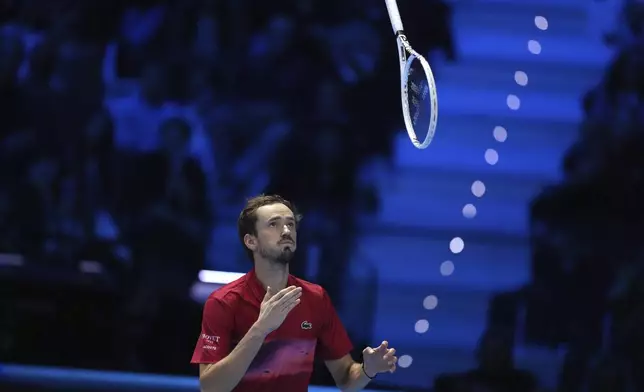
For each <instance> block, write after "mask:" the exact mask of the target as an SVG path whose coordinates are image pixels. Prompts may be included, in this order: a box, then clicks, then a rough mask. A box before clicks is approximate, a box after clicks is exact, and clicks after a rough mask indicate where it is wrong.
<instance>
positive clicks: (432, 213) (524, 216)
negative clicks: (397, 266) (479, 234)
mask: <svg viewBox="0 0 644 392" xmlns="http://www.w3.org/2000/svg"><path fill="white" fill-rule="evenodd" d="M475 180H481V181H482V182H483V183H484V184H485V187H486V193H485V195H484V196H483V197H481V198H477V197H475V196H474V195H473V194H472V191H471V186H472V183H473V182H474V181H475ZM543 183H544V181H543V180H541V179H538V178H534V177H530V176H502V175H498V174H496V175H493V174H482V175H478V176H476V175H473V174H472V173H468V172H454V171H439V170H416V169H409V170H405V169H403V170H399V171H396V172H395V173H391V174H390V175H389V176H388V177H385V179H383V182H382V184H380V185H379V193H380V200H381V207H380V211H379V214H378V220H379V221H380V222H382V224H384V225H385V226H387V225H404V226H407V227H419V228H421V227H425V228H433V229H437V230H439V229H445V230H451V231H454V232H457V231H459V230H461V229H463V228H467V229H468V230H476V231H490V232H494V233H497V232H498V233H506V234H514V235H524V236H527V230H528V223H529V220H528V219H529V216H528V211H527V207H526V206H527V204H528V203H529V202H530V200H531V199H532V198H533V197H534V196H535V195H536V194H537V193H538V192H539V190H540V189H541V188H542V186H543ZM468 203H472V204H474V206H475V207H476V216H475V217H473V218H471V219H468V218H465V217H464V216H463V206H465V205H466V204H468Z"/></svg>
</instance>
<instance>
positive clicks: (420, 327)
mask: <svg viewBox="0 0 644 392" xmlns="http://www.w3.org/2000/svg"><path fill="white" fill-rule="evenodd" d="M414 331H416V333H425V332H427V331H429V321H427V320H424V319H423V320H418V321H416V325H414Z"/></svg>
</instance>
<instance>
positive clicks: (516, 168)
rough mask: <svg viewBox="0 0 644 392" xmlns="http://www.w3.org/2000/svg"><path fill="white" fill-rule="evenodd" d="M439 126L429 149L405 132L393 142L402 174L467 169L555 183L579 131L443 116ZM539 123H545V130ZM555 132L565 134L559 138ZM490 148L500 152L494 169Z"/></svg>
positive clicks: (560, 125) (568, 127)
mask: <svg viewBox="0 0 644 392" xmlns="http://www.w3.org/2000/svg"><path fill="white" fill-rule="evenodd" d="M518 123H523V124H525V127H526V129H523V128H522V126H521V125H517V126H516V127H514V126H508V125H507V124H518ZM439 124H440V125H439V126H438V130H437V132H436V135H435V137H434V140H433V141H432V144H431V145H430V147H429V148H428V149H425V150H418V149H417V148H415V147H414V146H413V145H412V144H411V142H410V141H409V138H408V137H407V133H406V132H404V131H401V132H400V134H399V136H398V137H397V138H395V139H394V164H395V167H396V168H398V169H401V170H416V169H423V170H441V171H447V170H454V169H456V170H468V171H470V172H471V173H472V174H473V175H475V176H481V175H488V174H508V175H518V174H522V175H525V176H533V177H538V178H540V179H542V180H551V181H554V180H556V179H558V178H560V176H561V173H560V167H561V162H562V158H563V156H564V154H565V152H566V151H567V149H568V148H569V147H570V146H571V145H572V144H573V143H574V141H575V140H576V139H577V132H576V130H575V126H573V125H571V124H566V123H556V122H552V123H550V124H549V123H548V122H540V121H538V120H535V121H534V122H530V121H521V120H520V119H512V118H506V119H505V120H500V121H496V120H495V119H494V118H492V117H486V118H484V117H483V116H477V115H472V116H465V115H463V116H454V115H445V116H442V117H440V119H439ZM495 124H496V125H501V124H503V125H505V128H506V130H507V133H508V138H507V140H506V141H505V142H504V143H498V142H496V141H495V140H494V138H493V135H492V132H493V129H494V127H495ZM539 124H543V126H542V127H541V130H539ZM557 130H560V131H561V133H560V134H559V135H557V133H556V131H557ZM573 130H575V131H573ZM488 148H492V149H495V150H496V151H497V153H498V157H499V158H498V162H497V164H496V165H493V166H491V165H489V164H488V163H486V161H485V151H486V150H487V149H488Z"/></svg>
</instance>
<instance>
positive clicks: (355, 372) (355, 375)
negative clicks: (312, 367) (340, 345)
mask: <svg viewBox="0 0 644 392" xmlns="http://www.w3.org/2000/svg"><path fill="white" fill-rule="evenodd" d="M325 364H326V366H327V368H328V369H329V372H330V373H331V375H332V376H333V379H334V380H335V384H336V385H337V386H338V388H340V390H341V391H342V392H354V391H360V390H362V389H364V388H365V387H366V386H367V384H369V381H371V379H370V378H369V377H367V376H366V375H365V373H364V371H363V370H362V364H361V363H357V362H354V360H353V358H351V356H350V355H345V356H344V357H342V358H340V359H336V360H333V361H326V362H325ZM373 376H375V374H374V375H373Z"/></svg>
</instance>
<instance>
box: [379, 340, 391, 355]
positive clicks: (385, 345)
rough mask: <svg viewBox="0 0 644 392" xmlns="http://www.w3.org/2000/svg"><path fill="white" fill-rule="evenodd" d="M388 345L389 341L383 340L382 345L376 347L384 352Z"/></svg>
mask: <svg viewBox="0 0 644 392" xmlns="http://www.w3.org/2000/svg"><path fill="white" fill-rule="evenodd" d="M387 346H389V342H387V341H386V340H383V341H382V343H380V346H378V347H377V348H376V351H381V352H384V351H385V350H386V349H387Z"/></svg>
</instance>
